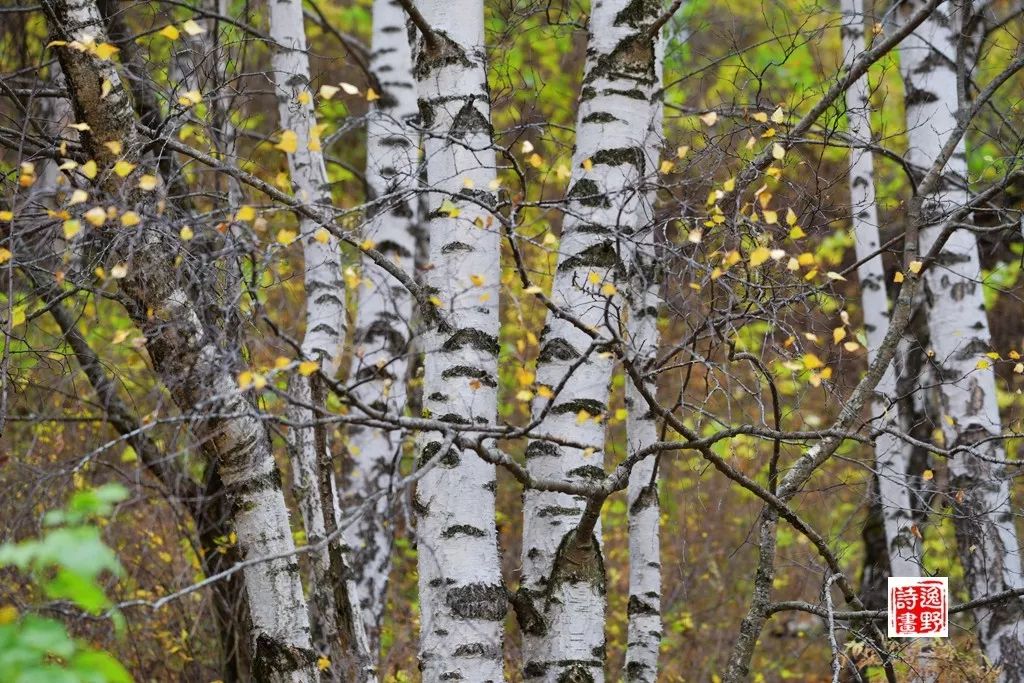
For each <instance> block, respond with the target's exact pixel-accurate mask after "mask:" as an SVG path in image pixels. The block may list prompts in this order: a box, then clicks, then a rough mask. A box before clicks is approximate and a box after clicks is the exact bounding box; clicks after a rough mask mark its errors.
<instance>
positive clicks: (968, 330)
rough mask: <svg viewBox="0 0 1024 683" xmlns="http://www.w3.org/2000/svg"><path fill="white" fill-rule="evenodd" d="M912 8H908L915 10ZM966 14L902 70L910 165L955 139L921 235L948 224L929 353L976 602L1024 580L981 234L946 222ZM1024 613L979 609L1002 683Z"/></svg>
mask: <svg viewBox="0 0 1024 683" xmlns="http://www.w3.org/2000/svg"><path fill="white" fill-rule="evenodd" d="M908 5H909V7H907V8H906V9H905V10H904V12H907V11H912V10H913V9H914V8H916V7H917V3H908ZM966 11H967V10H966V8H964V7H961V6H959V5H958V4H957V3H953V2H945V3H942V5H940V6H939V8H938V9H936V10H935V11H934V13H933V14H932V15H931V16H930V17H929V18H928V19H927V20H926V21H925V22H924V23H923V24H922V25H921V26H920V27H919V28H918V29H917V30H916V31H915V32H914V33H913V34H912V35H911V36H909V37H908V38H907V40H906V41H905V43H904V44H903V46H902V47H901V50H900V71H901V73H902V74H903V82H904V87H905V89H906V100H905V101H906V110H907V130H908V149H907V158H908V160H909V161H910V163H911V164H912V166H913V167H915V168H920V167H928V166H929V165H931V164H932V163H933V161H934V160H935V159H938V158H941V154H942V152H943V148H944V147H945V146H946V145H948V144H949V140H952V141H954V142H955V144H956V147H955V149H954V151H953V153H952V155H951V156H950V157H949V161H948V162H947V163H946V165H945V174H944V178H943V180H942V182H941V183H939V184H938V186H937V187H936V189H935V191H934V193H932V194H929V195H927V196H922V197H921V198H920V200H921V202H922V206H923V211H924V212H925V215H926V216H927V218H928V221H929V223H928V225H927V227H925V228H924V229H923V230H922V232H921V245H922V250H923V251H927V250H928V249H930V248H931V247H932V245H934V244H936V243H937V242H938V240H940V239H941V238H942V237H944V234H943V233H944V232H945V231H947V230H950V231H951V232H950V234H949V235H948V238H947V239H946V240H945V242H944V243H942V245H941V248H940V251H939V252H938V254H937V257H936V260H935V262H934V263H932V264H929V267H928V268H927V270H925V272H924V286H925V294H926V297H927V309H926V310H927V320H928V327H929V329H930V331H931V340H932V348H931V349H930V353H929V356H930V358H931V362H932V364H933V366H934V367H935V373H936V375H937V376H938V377H939V378H940V380H941V382H940V385H939V394H940V408H941V411H942V424H941V427H942V432H943V437H944V445H945V446H946V447H948V448H950V449H953V454H952V456H951V457H950V458H949V472H950V496H951V499H952V503H953V510H954V523H955V525H956V529H957V545H958V551H959V555H960V562H961V564H962V565H963V569H964V575H965V578H966V581H967V585H968V589H969V591H970V594H971V596H972V597H981V596H983V595H991V594H995V593H999V592H1002V591H1004V590H1007V589H1012V588H1016V587H1019V586H1021V585H1022V583H1024V577H1022V575H1021V560H1020V546H1019V541H1018V538H1017V531H1016V528H1015V527H1014V522H1013V515H1012V507H1011V500H1010V481H1011V479H1010V477H1011V473H1010V472H1009V471H1008V469H1007V467H1006V451H1005V448H1004V447H1003V445H1002V442H1001V435H1002V423H1001V420H1000V417H999V406H998V403H997V400H996V398H997V397H996V383H995V377H994V375H993V373H992V371H991V370H989V369H988V367H989V365H990V363H989V362H988V361H987V360H986V357H985V353H986V352H987V351H988V350H989V349H990V348H991V339H990V336H989V327H988V319H987V317H986V313H985V303H984V297H983V290H984V286H985V285H984V281H983V279H982V273H981V264H980V259H979V255H978V245H977V240H976V238H975V236H974V233H973V232H971V230H970V228H969V226H966V225H965V226H961V225H957V224H953V225H950V224H949V223H948V222H947V220H945V219H944V216H946V215H948V214H949V212H950V211H951V210H954V209H956V208H957V207H959V206H962V205H964V204H966V203H967V201H968V199H969V196H970V195H969V191H968V189H967V183H968V173H967V149H966V142H965V140H964V138H963V136H962V131H963V129H964V126H965V122H963V121H960V120H958V117H959V116H960V115H961V112H963V111H966V109H965V108H966V107H967V106H969V104H968V103H967V102H966V101H965V99H966V87H967V86H966V84H965V82H964V78H965V75H964V74H963V73H961V72H960V71H959V69H958V64H959V65H962V64H963V63H964V61H963V60H964V59H966V56H965V55H963V54H962V53H961V52H960V50H959V49H958V48H959V46H960V45H962V44H963V42H964V38H963V36H964V34H965V29H966V22H965V21H964V16H965V14H964V12H966ZM965 220H966V219H965ZM912 267H913V266H912ZM1021 610H1022V605H1021V602H1020V599H1019V598H1015V599H1013V600H1010V601H1008V602H1006V603H1003V604H1000V605H997V606H993V607H991V608H983V609H979V610H977V611H976V612H975V618H976V619H977V622H978V627H977V628H978V638H979V641H980V642H981V645H982V647H983V649H984V652H985V655H986V656H987V657H988V659H989V661H991V662H993V663H994V664H996V665H998V666H1001V667H1002V668H1003V670H1002V680H1005V681H1015V680H1021V679H1022V678H1024V640H1022V638H1024V634H1021V632H1020V629H1019V628H1018V623H1019V621H1020V616H1021Z"/></svg>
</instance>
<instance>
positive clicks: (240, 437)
mask: <svg viewBox="0 0 1024 683" xmlns="http://www.w3.org/2000/svg"><path fill="white" fill-rule="evenodd" d="M43 8H44V11H45V12H46V16H47V20H48V23H49V28H50V32H51V36H52V38H53V40H55V41H57V45H56V50H57V56H58V59H59V60H60V64H61V69H62V71H63V72H64V76H65V79H66V81H67V85H68V90H69V92H70V94H71V99H72V104H73V107H74V111H75V115H76V118H77V119H79V123H83V124H86V126H87V130H85V131H83V134H82V142H83V146H84V149H85V150H86V151H87V152H88V153H89V154H90V155H91V156H92V160H93V161H95V163H96V166H97V168H98V169H103V173H102V175H98V176H97V177H98V179H99V183H98V187H97V189H98V190H101V191H102V192H104V193H108V194H109V195H112V196H120V197H124V198H126V199H128V200H129V201H131V202H132V203H134V204H137V205H138V208H139V209H141V210H142V211H143V212H147V215H149V214H148V211H147V209H148V210H150V211H151V210H152V204H151V200H149V199H148V198H147V197H146V196H145V195H144V192H146V190H145V188H146V187H151V181H148V180H146V181H143V178H145V177H146V176H147V174H146V173H145V171H146V167H145V165H139V166H138V167H136V168H134V169H132V172H131V173H130V174H128V175H127V176H126V177H124V178H122V177H121V176H120V175H119V174H117V173H114V172H113V171H112V168H113V166H114V165H115V164H116V163H117V162H118V161H126V162H127V163H129V164H133V163H135V164H138V163H139V162H142V161H144V160H143V159H142V158H141V157H140V153H141V150H142V147H143V145H142V140H141V138H140V136H139V134H138V132H137V130H136V124H135V114H134V113H133V111H132V106H131V99H130V96H129V94H128V91H127V90H126V89H125V87H124V85H123V84H122V81H121V77H120V74H119V72H118V70H117V68H116V67H115V65H114V63H113V62H112V61H110V60H109V57H107V58H105V54H106V48H104V49H101V48H100V46H103V45H109V43H108V42H107V38H106V32H105V30H104V25H103V19H102V17H101V16H100V13H99V10H98V9H97V7H96V4H95V3H94V2H93V1H92V0H86V1H85V2H76V3H70V2H64V1H63V0H55V1H49V0H48V1H47V2H46V3H45V4H44V6H43ZM104 83H108V84H109V87H104V85H103V84H104ZM104 91H106V92H104ZM111 141H117V142H119V143H120V144H119V145H113V146H111V145H108V144H105V143H109V142H111ZM115 150H118V151H115ZM140 183H141V187H140ZM140 190H141V191H140ZM140 230H141V232H140V235H139V238H140V243H138V244H132V243H131V242H132V240H125V239H124V238H123V237H121V238H120V239H118V238H117V233H111V232H110V231H109V229H108V232H107V233H106V234H103V233H101V239H103V240H106V241H108V244H109V246H110V248H111V251H112V253H113V254H115V255H117V256H119V257H120V258H123V259H126V262H127V263H128V264H129V267H128V268H126V270H127V273H126V277H125V278H124V279H123V280H122V282H121V291H122V292H123V293H124V294H125V296H126V297H127V299H128V301H130V302H132V303H133V305H134V306H133V308H134V310H132V314H133V317H134V318H135V322H136V324H137V325H138V326H139V328H140V329H141V330H142V331H143V334H144V335H145V336H146V340H147V341H146V348H147V350H148V351H149V354H150V357H151V358H152V361H153V365H154V367H155V369H156V371H157V373H158V374H159V376H160V377H161V380H162V381H163V383H164V385H165V386H166V387H167V389H168V390H169V392H170V393H171V396H172V397H173V398H174V400H175V403H176V404H177V405H178V407H179V409H181V410H182V411H183V412H184V413H185V414H186V415H189V416H190V419H191V420H192V430H193V432H194V434H195V437H196V439H197V441H198V442H199V443H200V444H201V447H202V449H203V451H204V452H205V454H206V455H207V457H208V459H209V462H210V463H211V466H214V467H217V468H218V472H219V474H220V478H221V480H222V481H223V483H224V486H225V489H226V491H227V495H228V497H229V500H230V502H231V504H232V512H233V518H232V520H231V521H232V525H233V527H234V531H235V533H236V534H237V537H238V545H239V549H240V552H241V555H242V557H243V558H264V557H266V558H269V557H274V558H276V559H273V560H268V561H265V562H260V563H255V564H252V565H250V566H248V567H247V568H246V569H245V584H246V591H247V593H248V597H249V605H250V617H251V622H252V632H251V638H250V640H251V643H252V644H253V652H254V661H253V669H254V674H255V676H256V677H258V678H262V679H265V680H273V681H311V680H314V679H315V678H316V670H315V663H314V660H315V657H314V656H313V652H312V648H311V644H310V640H309V622H308V616H307V613H306V604H305V601H304V599H303V595H302V586H301V583H300V581H299V577H298V572H297V567H296V565H295V564H294V558H293V555H294V552H295V546H294V542H293V541H292V536H291V529H290V528H289V524H288V509H287V507H286V505H285V501H284V496H283V494H282V492H281V488H280V476H279V473H278V470H277V465H276V463H275V462H274V458H273V453H272V451H271V448H270V438H269V435H268V434H267V431H266V428H265V427H264V425H263V423H262V421H261V420H260V419H259V417H258V416H257V415H256V414H255V410H254V408H253V406H252V405H251V404H250V403H249V401H248V400H247V399H246V397H245V396H244V394H243V393H242V391H241V390H240V388H239V386H238V383H237V382H236V380H235V378H234V377H233V376H232V375H231V374H229V373H228V370H227V368H228V367H229V366H228V365H227V364H225V363H223V362H222V360H223V359H222V358H220V352H219V351H218V349H217V348H216V346H215V345H214V344H213V343H212V341H211V340H210V339H209V337H208V335H207V333H206V331H205V330H204V328H203V326H202V324H201V322H200V317H199V315H198V314H197V313H196V311H195V310H194V308H193V306H192V303H191V301H190V300H189V298H188V297H187V296H186V295H185V293H184V292H183V291H182V290H181V289H180V288H179V286H178V285H177V283H176V282H175V272H174V268H173V267H170V266H171V264H172V263H173V259H174V252H175V248H174V246H173V244H171V243H170V242H169V240H168V236H167V234H166V232H165V230H164V229H162V228H161V224H160V221H159V220H158V219H157V217H156V216H153V220H152V221H151V222H150V223H149V224H148V225H146V226H144V227H143V228H141V229H140ZM129 247H131V249H130V251H129ZM197 407H198V408H200V410H201V412H196V408H197ZM224 415H230V416H231V417H229V418H225V417H223V416H224Z"/></svg>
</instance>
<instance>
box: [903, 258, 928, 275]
mask: <svg viewBox="0 0 1024 683" xmlns="http://www.w3.org/2000/svg"><path fill="white" fill-rule="evenodd" d="M923 266H924V263H922V262H921V261H911V262H910V265H908V266H907V270H909V271H910V272H911V273H913V274H914V275H917V274H918V273H920V272H921V268H922V267H923Z"/></svg>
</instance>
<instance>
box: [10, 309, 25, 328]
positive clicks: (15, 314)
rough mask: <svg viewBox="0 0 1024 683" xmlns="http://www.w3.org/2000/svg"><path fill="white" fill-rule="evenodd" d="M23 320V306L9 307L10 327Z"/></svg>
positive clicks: (19, 323)
mask: <svg viewBox="0 0 1024 683" xmlns="http://www.w3.org/2000/svg"><path fill="white" fill-rule="evenodd" d="M24 322H25V307H24V306H15V307H14V308H13V309H11V327H17V326H18V325H21V324H22V323H24Z"/></svg>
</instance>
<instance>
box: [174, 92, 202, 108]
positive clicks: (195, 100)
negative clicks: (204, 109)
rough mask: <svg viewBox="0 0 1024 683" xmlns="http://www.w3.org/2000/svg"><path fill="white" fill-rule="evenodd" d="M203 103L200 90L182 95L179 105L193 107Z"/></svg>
mask: <svg viewBox="0 0 1024 683" xmlns="http://www.w3.org/2000/svg"><path fill="white" fill-rule="evenodd" d="M202 101H203V94H202V93H201V92H199V91H198V90H189V91H188V92H184V93H182V94H181V97H179V98H178V104H180V105H181V106H183V107H191V106H193V105H196V104H199V103H200V102H202Z"/></svg>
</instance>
